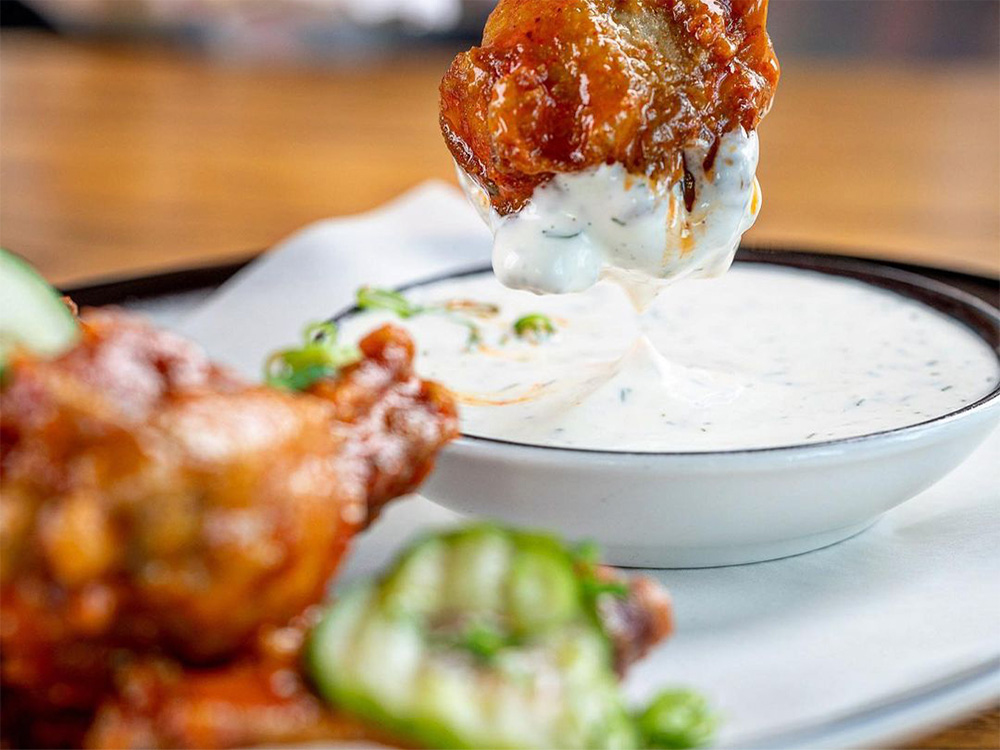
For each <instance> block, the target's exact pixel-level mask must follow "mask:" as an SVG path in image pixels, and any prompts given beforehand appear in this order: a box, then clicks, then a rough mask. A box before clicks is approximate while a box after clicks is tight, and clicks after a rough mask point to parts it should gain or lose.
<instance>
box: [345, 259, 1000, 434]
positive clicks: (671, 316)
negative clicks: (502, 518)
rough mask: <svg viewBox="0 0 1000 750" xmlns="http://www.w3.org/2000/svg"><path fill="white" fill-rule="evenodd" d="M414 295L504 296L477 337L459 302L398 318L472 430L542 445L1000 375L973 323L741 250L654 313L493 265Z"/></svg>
mask: <svg viewBox="0 0 1000 750" xmlns="http://www.w3.org/2000/svg"><path fill="white" fill-rule="evenodd" d="M407 298H408V299H411V300H413V302H414V304H419V305H429V306H433V305H435V304H440V303H441V302H442V301H444V300H448V299H467V300H476V301H478V302H481V303H486V304H489V305H490V306H492V307H491V309H492V308H493V307H495V308H496V309H497V313H496V314H495V315H492V316H490V317H486V318H481V319H477V320H476V321H475V324H476V326H477V328H478V342H477V344H476V345H475V346H469V345H468V332H467V328H466V326H465V325H463V324H462V323H461V322H460V321H459V322H456V321H454V320H450V319H449V318H448V317H446V316H440V315H424V316H416V317H412V318H409V319H406V320H401V321H400V320H397V321H396V322H397V323H401V324H403V325H405V326H406V327H407V328H409V329H410V330H411V332H412V333H413V335H414V337H415V339H416V341H417V342H418V345H419V347H420V350H421V356H420V357H419V358H418V368H419V370H420V371H421V374H422V375H423V376H425V377H429V378H433V379H437V380H440V381H441V382H443V383H445V384H446V385H447V386H449V387H450V388H451V389H452V390H454V391H455V392H456V393H457V394H458V395H459V397H460V400H461V401H462V409H461V419H462V429H463V432H465V433H466V434H470V435H478V436H482V437H491V438H498V439H503V440H511V441H517V442H525V443H531V444H537V445H548V446H563V447H577V448H592V449H603V450H621V451H649V452H658V451H711V450H734V449H744V448H761V447H769V446H780V445H794V444H801V443H814V442H822V441H826V440H832V439H837V438H844V437H851V436H857V435H864V434H868V433H872V432H878V431H881V430H886V429H892V428H896V427H902V426H905V425H910V424H917V423H920V422H924V421H927V420H928V419H932V418H934V417H936V416H940V415H942V414H946V413H948V412H950V411H954V410H956V409H959V408H961V407H962V406H964V405H966V404H969V403H972V402H973V401H975V400H977V399H978V398H980V397H982V396H984V395H986V394H987V393H989V392H990V391H991V390H992V389H993V388H994V387H995V386H996V384H997V380H998V367H997V361H996V356H995V355H994V354H993V352H992V351H991V350H990V348H989V347H988V346H987V345H986V344H985V342H983V341H982V340H981V339H980V338H978V337H977V336H976V335H975V334H974V333H973V332H972V331H970V330H968V329H966V328H965V327H964V326H962V325H961V324H959V323H957V322H955V321H953V320H951V319H950V318H947V317H945V316H943V315H941V314H940V313H938V312H936V311H935V310H933V309H931V308H930V307H927V306H925V305H922V304H920V303H917V302H914V301H912V300H909V299H906V298H904V297H902V296H900V295H897V294H894V293H891V292H887V291H883V290H880V289H876V288H874V287H871V286H869V285H866V284H863V283H860V282H857V281H854V280H850V279H844V278H841V277H835V276H828V275H824V274H819V273H814V272H806V271H799V270H792V269H783V268H776V267H768V266H750V267H747V266H737V267H736V268H734V269H733V270H732V271H730V273H728V274H727V275H725V276H724V277H722V278H719V279H713V280H709V281H698V282H690V283H686V284H677V285H673V286H671V287H670V289H669V290H667V292H665V293H663V294H660V295H659V296H658V297H657V298H656V300H655V301H654V302H653V303H652V304H651V305H650V306H649V308H648V309H647V310H646V312H645V313H644V314H642V315H638V314H637V313H636V311H635V308H634V307H633V306H632V305H631V304H630V303H629V301H628V299H627V298H626V296H625V294H623V293H622V291H621V289H620V288H618V287H617V286H615V285H613V284H599V285H597V286H596V287H594V288H592V289H590V290H588V291H586V292H583V293H579V294H568V295H558V296H543V297H538V296H535V295H533V294H530V293H526V292H520V291H514V290H510V289H507V288H504V287H502V286H501V285H500V284H499V283H498V282H497V281H496V280H495V278H493V276H492V275H491V274H481V275H476V276H470V277H464V278H460V279H454V280H450V281H444V282H439V283H435V284H432V285H428V286H425V287H421V288H417V289H414V290H412V291H411V292H408V293H407ZM533 315H541V316H544V317H545V320H546V321H548V322H549V323H550V324H551V327H552V330H551V331H548V330H547V326H544V325H540V324H538V323H537V322H536V324H535V325H536V326H539V330H541V329H545V330H544V335H532V336H519V335H516V333H515V331H514V324H515V323H516V322H517V321H518V320H524V319H525V318H526V317H527V316H533ZM372 316H376V317H379V318H380V319H381V318H387V319H388V318H392V317H393V316H392V313H391V312H389V311H382V312H370V313H366V314H364V315H361V316H358V317H356V318H353V319H351V320H350V321H348V322H347V323H346V324H345V336H346V337H347V338H348V339H350V338H351V337H353V336H357V335H359V334H360V333H361V332H363V331H365V330H369V329H370V328H371V327H372V325H373V324H374V322H375V321H374V320H373V318H372ZM535 320H537V319H535ZM534 333H536V334H537V333H539V331H538V330H536V331H534Z"/></svg>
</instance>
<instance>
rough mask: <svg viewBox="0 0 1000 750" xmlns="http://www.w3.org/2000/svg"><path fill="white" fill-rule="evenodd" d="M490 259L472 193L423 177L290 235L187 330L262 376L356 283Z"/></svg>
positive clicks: (398, 279)
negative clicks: (365, 208)
mask: <svg viewBox="0 0 1000 750" xmlns="http://www.w3.org/2000/svg"><path fill="white" fill-rule="evenodd" d="M489 258H490V237H489V232H488V231H487V229H486V227H485V226H484V225H483V223H482V221H480V219H479V217H478V216H476V215H475V213H474V211H473V210H472V208H471V207H470V206H469V205H468V203H467V202H466V200H465V198H463V197H462V195H461V194H459V193H458V191H457V190H455V189H454V188H451V187H449V186H448V185H447V184H446V183H443V182H426V183H424V184H423V185H420V186H418V187H416V188H414V189H413V190H411V191H410V192H408V193H406V194H405V195H403V196H402V197H400V198H398V199H397V200H395V201H393V202H391V203H389V204H387V205H386V206H384V207H382V208H379V209H377V210H375V211H372V212H370V213H367V214H362V215H360V216H354V217H350V218H345V219H328V220H326V221H320V222H317V223H316V224H311V225H310V226H308V227H306V228H305V229H303V230H302V231H300V232H298V233H297V234H294V235H292V236H291V237H289V238H288V239H287V240H285V241H284V242H282V243H280V244H279V245H277V247H275V248H274V249H273V250H272V251H271V252H269V253H267V254H266V255H264V256H262V257H261V258H259V259H258V260H256V261H255V262H254V263H252V264H251V265H250V266H248V267H247V268H245V269H243V270H242V271H240V272H239V273H238V274H237V275H236V276H235V277H233V278H232V279H230V280H229V281H228V282H226V283H225V284H223V285H222V287H221V288H220V289H219V291H218V292H216V294H214V295H213V296H212V297H211V298H210V299H209V300H208V302H206V303H205V304H204V305H203V306H202V307H200V308H198V310H196V311H195V312H194V313H193V314H192V315H191V316H190V317H189V318H187V319H186V320H185V322H184V323H183V324H182V325H181V326H180V330H181V331H182V332H183V333H185V334H186V335H188V336H190V337H192V338H193V339H195V340H196V341H198V342H200V343H201V344H202V345H203V346H205V348H206V349H208V351H209V352H211V354H212V357H213V358H215V359H217V360H218V361H220V362H225V363H226V364H229V365H231V366H233V367H235V368H236V369H237V370H239V371H240V372H241V373H243V374H244V375H246V376H247V377H251V378H254V379H258V378H259V377H260V374H261V366H262V363H263V362H264V359H265V357H266V356H267V354H268V353H270V352H273V351H274V350H275V349H279V348H282V347H285V346H290V345H294V344H297V343H298V342H299V340H300V339H301V336H302V329H303V328H304V327H305V325H306V324H307V323H309V322H311V321H316V320H326V319H327V318H330V317H332V316H333V315H335V314H336V313H338V312H340V311H341V310H343V309H344V308H346V307H350V306H351V305H353V303H354V302H353V301H354V294H355V292H356V290H357V288H358V287H359V286H362V285H363V284H377V285H379V286H385V287H393V286H398V285H400V284H403V283H405V282H407V281H413V280H416V279H424V278H431V277H434V276H438V275H442V274H447V273H448V272H450V271H452V270H454V269H456V268H463V269H464V268H471V267H475V266H481V265H483V264H487V263H489Z"/></svg>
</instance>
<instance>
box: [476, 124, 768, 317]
mask: <svg viewBox="0 0 1000 750" xmlns="http://www.w3.org/2000/svg"><path fill="white" fill-rule="evenodd" d="M708 154H709V144H698V145H695V146H693V147H692V148H689V149H687V150H686V151H685V153H684V157H685V159H684V161H685V164H686V166H687V170H688V173H689V174H690V176H691V179H692V188H693V190H692V192H693V200H692V201H691V203H690V206H689V205H688V203H687V202H686V201H685V196H684V186H683V184H681V183H679V182H665V181H661V180H654V179H650V178H648V177H646V176H645V175H636V174H631V173H629V172H628V171H627V170H626V169H625V167H623V166H622V165H621V164H617V163H616V164H602V165H600V166H598V167H594V168H591V169H587V170H583V171H580V172H569V173H556V174H555V175H554V176H553V177H552V178H551V179H550V180H549V181H547V182H545V183H543V184H541V185H539V186H538V187H537V188H535V190H534V192H533V193H532V196H531V199H530V200H529V201H528V203H527V204H526V205H525V206H524V207H523V208H522V209H521V210H520V211H518V212H517V213H513V214H510V215H507V216H500V215H499V214H497V213H496V211H494V210H493V208H492V206H491V205H490V201H489V198H488V197H487V195H486V192H485V191H484V190H483V189H482V188H481V187H480V186H479V185H478V184H477V183H476V182H475V180H473V179H472V178H471V177H469V176H468V175H467V174H465V172H463V171H462V170H461V169H458V178H459V182H460V183H461V184H462V186H463V188H464V189H465V192H466V194H467V195H468V196H469V198H470V200H471V201H472V203H473V205H474V206H475V207H476V208H477V209H478V211H479V213H480V215H481V216H482V218H483V220H484V221H485V222H486V223H487V224H488V225H489V226H490V228H491V230H492V231H493V270H494V273H496V276H497V278H498V279H499V280H500V282H501V283H502V284H504V285H505V286H509V287H511V288H513V289H526V290H530V291H533V292H537V293H540V294H545V293H555V294H561V293H566V292H579V291H583V290H584V289H588V288H590V287H591V286H593V285H594V284H595V283H597V281H598V280H600V279H610V280H612V281H615V282H617V283H619V284H620V285H622V287H623V288H624V289H626V290H627V291H628V292H629V293H630V294H631V295H632V296H633V298H634V299H633V301H634V303H635V304H636V306H637V307H640V308H641V307H643V306H645V305H646V304H648V303H649V301H650V300H652V298H653V297H654V296H655V295H656V292H657V291H658V290H659V289H660V288H662V286H663V285H664V283H665V282H666V281H668V280H676V279H680V278H683V277H685V276H717V275H719V274H721V273H723V272H725V270H726V269H727V268H729V265H730V263H731V262H732V259H733V254H734V253H735V252H736V248H737V246H738V245H739V242H740V237H741V236H742V235H743V233H744V232H746V231H747V230H748V229H749V228H750V227H751V226H752V225H753V223H754V220H755V219H756V218H757V214H758V212H759V211H760V205H761V194H760V185H759V184H758V183H757V180H756V178H755V177H754V173H755V171H756V169H757V158H758V145H757V133H756V132H751V133H746V132H744V131H743V130H742V129H741V128H740V129H737V130H735V131H732V132H729V133H727V134H726V135H724V136H723V137H722V138H721V139H720V141H719V147H718V150H717V151H716V153H715V154H714V157H713V159H712V161H711V165H710V166H709V168H708V169H706V168H705V161H706V157H707V156H708Z"/></svg>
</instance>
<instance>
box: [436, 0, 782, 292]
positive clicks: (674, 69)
mask: <svg viewBox="0 0 1000 750" xmlns="http://www.w3.org/2000/svg"><path fill="white" fill-rule="evenodd" d="M766 17H767V0H500V2H499V3H498V4H497V6H496V9H495V10H494V11H493V13H492V14H491V15H490V17H489V20H488V21H487V23H486V28H485V30H484V33H483V42H482V45H481V46H479V47H475V48H473V49H471V50H469V51H468V52H465V53H462V54H460V55H459V56H458V57H456V58H455V60H454V61H453V62H452V64H451V67H450V68H449V70H448V72H447V73H446V74H445V76H444V79H443V80H442V82H441V110H440V115H441V130H442V133H443V134H444V138H445V142H446V143H447V145H448V148H449V150H450V151H451V153H452V155H453V157H454V158H455V162H456V164H457V166H458V169H459V174H460V177H461V178H462V179H463V180H464V181H465V184H466V186H467V188H468V189H469V191H470V194H471V195H472V197H473V198H474V201H475V202H477V203H478V206H479V208H480V209H481V211H482V212H483V214H484V216H485V217H486V218H487V219H488V221H489V222H490V224H491V225H492V227H493V229H494V232H495V234H496V242H497V251H496V253H495V255H494V268H495V270H496V272H497V274H498V276H499V277H500V279H501V281H503V282H504V283H506V284H508V285H509V286H515V287H523V288H528V289H532V290H535V291H543V292H544V291H554V292H560V291H577V290H579V289H582V288H586V287H587V286H589V285H590V284H593V283H594V281H596V280H597V278H598V277H599V276H600V274H601V272H602V270H603V269H604V267H611V268H616V269H620V270H624V271H627V272H633V273H638V274H643V275H646V276H651V277H656V278H662V277H668V276H672V275H678V274H680V273H681V272H682V271H685V268H681V266H684V267H686V271H685V272H694V273H697V272H707V271H709V270H711V269H710V268H709V261H714V262H716V263H718V262H720V261H719V259H718V258H715V257H712V256H714V255H719V254H722V255H725V254H726V253H729V254H731V253H730V246H731V245H732V244H733V241H734V239H735V240H736V241H738V239H739V235H740V234H742V232H743V231H745V229H746V228H748V226H749V224H750V223H752V221H753V219H754V218H755V216H756V213H757V210H758V209H759V204H760V200H759V192H758V190H757V188H756V187H755V181H754V170H755V168H756V161H757V143H756V137H755V134H754V130H755V128H756V127H757V124H758V123H759V122H760V119H761V118H762V117H763V116H764V115H765V114H766V112H767V111H768V109H769V108H770V105H771V100H772V97H773V95H774V89H775V86H776V84H777V81H778V75H779V68H778V63H777V59H776V58H775V55H774V51H773V49H772V46H771V42H770V39H769V38H768V35H767V31H766V28H765V22H766ZM703 247H704V248H706V252H705V253H700V252H693V251H698V250H700V249H702V248H703ZM709 250H710V251H711V252H708V251H709ZM702 256H704V257H702ZM682 261H686V262H682ZM722 262H724V264H725V265H728V261H727V260H724V261H722ZM699 265H700V266H702V267H701V268H698V267H697V266H699ZM557 266H558V267H557Z"/></svg>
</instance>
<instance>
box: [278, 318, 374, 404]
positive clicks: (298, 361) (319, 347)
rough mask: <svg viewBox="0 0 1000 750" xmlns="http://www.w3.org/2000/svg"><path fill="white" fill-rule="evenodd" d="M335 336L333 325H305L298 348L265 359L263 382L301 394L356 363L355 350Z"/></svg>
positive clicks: (284, 350) (356, 353)
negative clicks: (318, 382)
mask: <svg viewBox="0 0 1000 750" xmlns="http://www.w3.org/2000/svg"><path fill="white" fill-rule="evenodd" d="M337 337H338V332H337V326H336V325H334V324H333V323H311V324H310V325H308V326H306V329H305V332H304V333H303V336H302V339H303V341H302V346H301V347H299V348H297V349H283V350H281V351H278V352H275V353H274V354H272V355H271V356H270V357H268V359H267V362H266V363H265V365H264V382H265V383H267V384H268V385H270V386H273V387H275V388H284V389H285V390H289V391H302V390H305V389H306V388H308V387H309V386H311V385H312V384H313V383H315V382H316V381H317V380H321V379H322V378H327V377H331V376H333V375H336V374H337V372H338V371H339V370H340V368H342V367H344V366H346V365H349V364H352V363H353V362H356V361H358V359H360V357H361V352H359V351H358V348H357V347H356V346H353V345H351V344H341V343H339V342H338V340H337Z"/></svg>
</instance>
